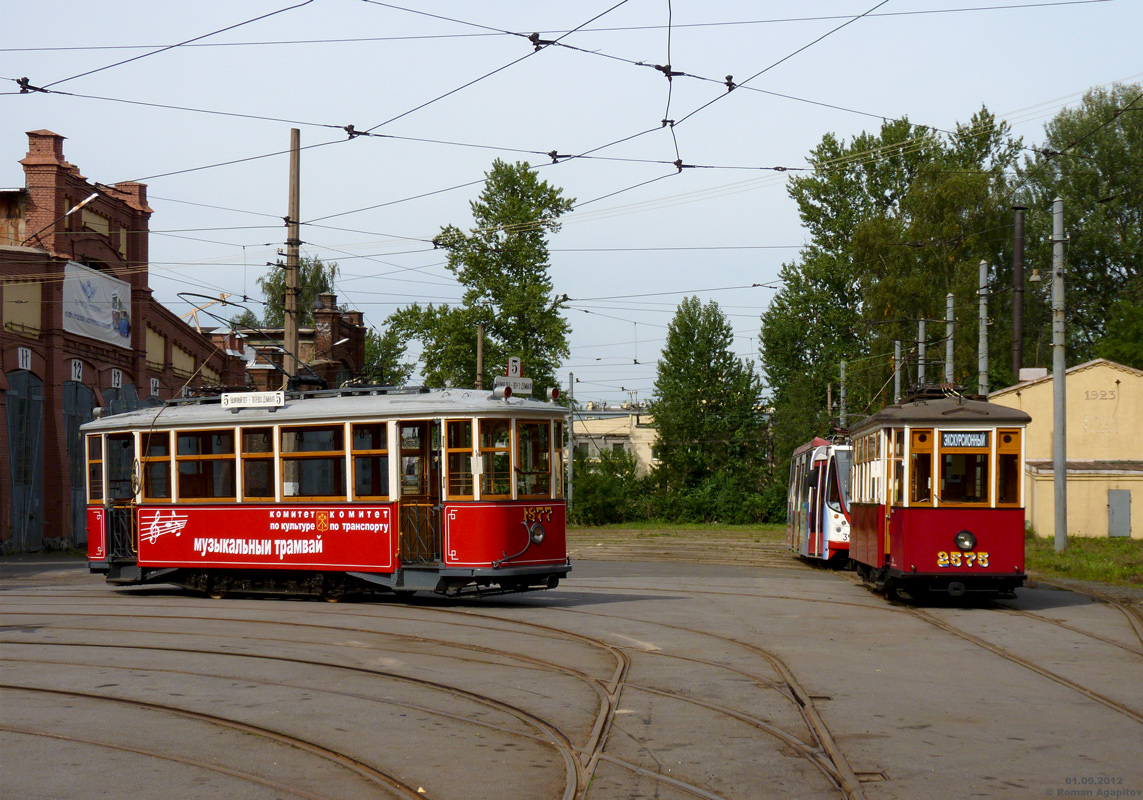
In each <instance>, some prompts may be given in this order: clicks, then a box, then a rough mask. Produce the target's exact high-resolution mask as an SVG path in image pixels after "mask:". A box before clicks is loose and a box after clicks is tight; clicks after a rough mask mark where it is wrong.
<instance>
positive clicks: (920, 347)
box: [917, 319, 925, 387]
mask: <svg viewBox="0 0 1143 800" xmlns="http://www.w3.org/2000/svg"><path fill="white" fill-rule="evenodd" d="M924 385H925V320H924V319H921V320H918V322H917V386H918V387H921V386H924Z"/></svg>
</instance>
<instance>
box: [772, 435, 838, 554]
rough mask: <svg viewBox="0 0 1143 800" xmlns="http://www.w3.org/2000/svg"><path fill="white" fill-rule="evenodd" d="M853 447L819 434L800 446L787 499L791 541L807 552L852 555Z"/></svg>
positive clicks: (793, 546) (788, 540)
mask: <svg viewBox="0 0 1143 800" xmlns="http://www.w3.org/2000/svg"><path fill="white" fill-rule="evenodd" d="M852 463H853V448H852V447H850V446H849V444H848V443H846V442H845V441H844V440H841V439H837V440H834V441H829V440H827V439H822V438H821V437H816V438H814V439H813V440H812V441H810V442H808V443H807V444H804V445H802V446H801V447H799V448H798V449H797V450H795V451H794V455H793V458H792V459H791V462H790V489H789V495H788V497H787V500H786V546H787V547H788V548H790V550H792V551H793V552H795V553H797V554H798V555H800V556H802V557H803V558H812V559H820V560H823V561H828V562H830V563H833V564H835V565H837V566H845V565H846V564H847V563H848V561H849V478H850V468H851V466H852Z"/></svg>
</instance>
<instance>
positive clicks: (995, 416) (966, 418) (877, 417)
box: [850, 395, 1032, 436]
mask: <svg viewBox="0 0 1143 800" xmlns="http://www.w3.org/2000/svg"><path fill="white" fill-rule="evenodd" d="M1031 421H1032V417H1030V416H1029V415H1028V414H1026V413H1025V412H1023V411H1021V410H1019V409H1017V408H1009V407H1007V406H1002V405H998V404H996V403H986V402H984V401H983V400H969V399H968V398H965V397H961V396H960V395H953V396H950V397H940V398H932V397H927V398H917V399H916V400H908V401H905V402H902V403H898V404H897V405H892V406H886V407H885V408H883V409H881V410H880V411H878V412H877V413H876V414H872V415H870V416H868V417H866V418H865V419H863V420H862V421H861V422H859V423H857V424H856V425H854V426H853V428H852V429H851V431H850V435H853V436H856V435H857V434H860V433H866V432H868V431H871V430H874V429H877V428H894V427H905V426H908V427H911V428H917V427H933V428H966V427H967V428H972V427H986V428H990V427H994V426H997V425H1008V426H1018V427H1023V426H1025V425H1027V424H1028V423H1029V422H1031Z"/></svg>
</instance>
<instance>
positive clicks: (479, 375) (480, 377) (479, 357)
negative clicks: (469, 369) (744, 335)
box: [476, 322, 484, 392]
mask: <svg viewBox="0 0 1143 800" xmlns="http://www.w3.org/2000/svg"><path fill="white" fill-rule="evenodd" d="M483 388H484V323H483V322H478V323H476V391H478V392H479V391H480V390H481V389H483Z"/></svg>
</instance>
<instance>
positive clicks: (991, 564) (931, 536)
mask: <svg viewBox="0 0 1143 800" xmlns="http://www.w3.org/2000/svg"><path fill="white" fill-rule="evenodd" d="M961 531H968V532H970V533H971V534H972V535H973V537H974V539H975V544H974V545H973V546H972V547H971V548H969V549H967V550H961V549H960V548H959V547H957V544H956V541H955V539H956V536H957V534H958V533H960V532H961ZM889 540H890V546H889V559H890V561H889V566H890V567H891V568H892V569H894V570H900V571H901V573H902V574H905V575H907V574H909V573H914V572H915V573H919V574H928V575H936V576H939V577H948V576H952V575H958V576H962V577H966V576H972V575H981V576H983V575H988V576H1002V575H1013V576H1015V575H1023V574H1024V510H1023V509H1022V508H938V509H933V508H894V509H893V515H892V520H891V521H890V525H889ZM867 563H873V562H867ZM877 563H880V562H877Z"/></svg>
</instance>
